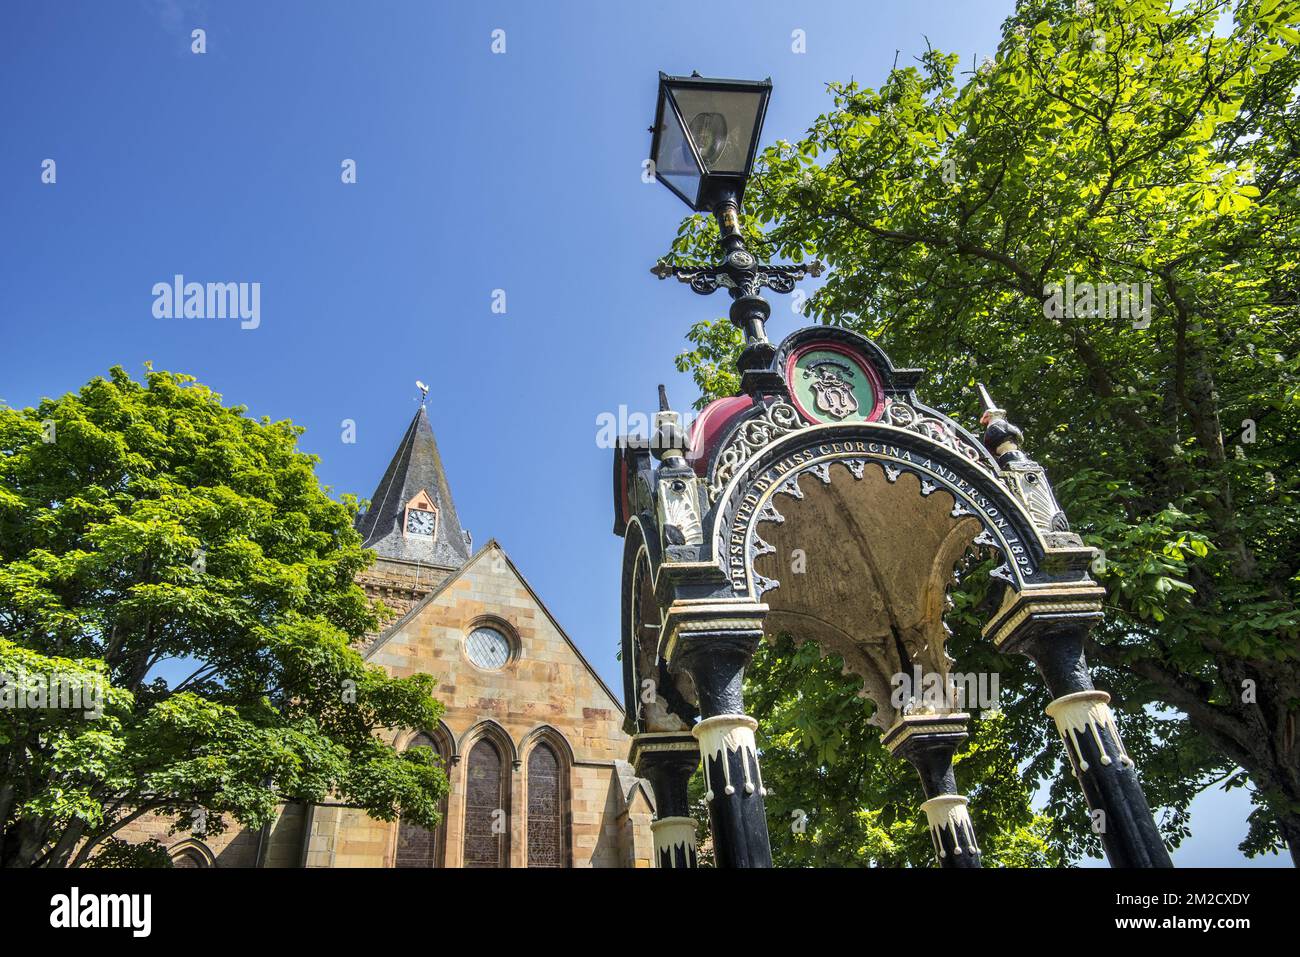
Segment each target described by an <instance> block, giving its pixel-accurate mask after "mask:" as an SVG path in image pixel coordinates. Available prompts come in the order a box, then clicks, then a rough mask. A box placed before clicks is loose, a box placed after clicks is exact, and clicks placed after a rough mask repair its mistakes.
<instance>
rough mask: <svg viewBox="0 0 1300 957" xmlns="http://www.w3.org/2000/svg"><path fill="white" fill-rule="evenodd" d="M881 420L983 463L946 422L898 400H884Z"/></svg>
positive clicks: (972, 447) (970, 444) (973, 447)
mask: <svg viewBox="0 0 1300 957" xmlns="http://www.w3.org/2000/svg"><path fill="white" fill-rule="evenodd" d="M881 419H882V420H883V421H884V422H886V423H887V424H889V425H893V426H897V427H898V428H900V429H907V430H909V431H911V432H916V433H918V434H920V435H924V436H925V437H926V438H928V439H933V440H934V441H935V442H938V443H939V444H940V445H946V446H947V447H948V448H950V449H952V450H953V451H954V452H956V453H957V454H958V455H961V456H962V457H963V458H966V459H969V460H970V461H972V462H976V463H982V461H983V456H981V455H980V450H979V449H978V448H976V447H975V445H974V444H972V443H971V442H968V441H966V440H965V439H963V438H962V437H961V436H960V435H958V433H957V431H956V430H955V429H954V428H953V427H952V426H951V425H949V424H948V423H947V422H945V421H943V420H942V419H939V418H935V417H934V416H932V415H926V414H925V413H923V412H920V411H918V410H917V409H914V408H912V407H911V406H910V405H908V404H907V403H906V402H903V401H900V400H899V399H890V398H887V399H885V411H884V414H883V415H882V416H881Z"/></svg>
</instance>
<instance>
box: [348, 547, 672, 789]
mask: <svg viewBox="0 0 1300 957" xmlns="http://www.w3.org/2000/svg"><path fill="white" fill-rule="evenodd" d="M493 552H495V553H496V554H498V555H500V556H501V558H502V559H503V567H504V568H506V569H509V571H510V573H511V574H513V575H514V577H515V578H516V579H517V580H518V581H519V583H520V584H521V585H523V586H524V590H525V591H526V592H528V595H529V597H530V598H532V600H533V602H534V604H536V605H537V607H538V609H540V610H541V612H542V614H544V615H545V616H546V618H547V620H548V621H549V622H550V623H551V625H552V626H553V627H554V628H555V630H556V632H557V633H558V634H559V636H560V637H561V638H563V639H564V643H565V644H566V645H568V646H569V650H570V651H572V652H573V654H574V656H575V657H576V658H577V659H578V661H579V662H581V663H582V666H583V668H585V669H586V671H587V674H589V675H591V677H592V678H594V679H595V681H596V684H598V685H599V686H600V689H601V690H602V691H603V692H605V694H606V696H607V697H608V698H609V700H610V703H612V704H613V705H614V709H615V710H617V711H618V712H619V714H622V713H623V702H622V701H621V700H619V699H618V698H617V697H615V695H614V692H612V691H610V690H609V685H607V684H605V679H604V678H602V677H601V676H600V674H599V673H598V672H597V671H596V669H595V668H593V667H592V666H591V662H590V661H588V660H587V656H586V655H584V654H583V653H582V652H581V651H579V650H578V646H577V645H575V644H574V643H573V639H572V638H570V637H569V635H568V633H567V632H566V631H565V630H564V629H563V628H562V627H560V623H559V622H558V621H556V620H555V616H554V615H552V614H551V610H550V609H549V608H547V607H546V603H545V602H543V601H542V599H541V597H540V596H539V595H538V594H537V592H535V591H534V590H533V586H532V585H530V584H529V583H528V579H526V578H525V577H524V576H523V574H522V573H521V572H520V571H519V569H518V567H517V566H516V565H515V563H514V561H513V560H512V559H511V558H510V556H509V555H507V554H506V550H505V549H504V548H502V547H501V543H500V542H498V541H497V540H496V539H495V538H490V539H488V541H487V544H486V545H484V546H483V547H482V548H480V549H479V550H478V551H477V552H475V553H474V555H473V557H472V558H470V559H469V560H468V561H467V562H465V563H464V564H463V565H462V566H461V567H460V568H458V569H457V570H456V571H455V572H453V573H452V574H450V575H448V576H447V577H446V579H444V580H443V581H442V582H441V583H440V584H439V585H438V587H437V588H435V589H434V590H433V591H431V592H429V594H427V595H425V596H424V597H423V598H421V599H420V600H419V601H418V602H416V603H415V604H414V605H413V606H412V607H411V608H410V610H408V611H407V612H406V614H404V615H402V616H401V617H399V618H397V619H395V620H393V621H391V622H389V623H388V624H387V626H385V628H384V630H383V631H381V632H380V633H379V634H378V635H376V636H375V638H374V640H373V641H371V643H370V644H369V646H367V647H366V648H365V649H364V650H363V651H362V652H361V657H363V658H365V659H366V660H367V661H369V660H370V659H371V658H373V657H374V654H375V652H377V651H378V650H379V649H380V648H382V647H383V646H384V645H385V644H386V643H387V642H388V641H389V639H391V638H393V637H394V636H396V635H397V634H398V633H399V632H401V630H402V629H403V628H405V627H406V626H407V625H408V624H410V623H411V622H412V621H414V620H415V619H416V618H417V617H418V616H419V614H420V613H421V612H422V611H424V609H425V608H427V607H428V606H429V605H431V604H433V603H434V602H435V601H437V600H438V599H439V598H440V597H441V596H442V595H443V593H444V592H447V591H449V590H450V589H451V587H452V586H453V585H455V584H456V582H457V581H459V580H460V578H461V576H462V575H465V574H467V573H468V572H469V570H470V567H471V566H472V565H473V564H474V563H475V562H477V561H479V560H480V559H481V558H483V557H484V556H486V555H490V554H492V553H493ZM653 804H654V802H653V800H652V801H651V806H653Z"/></svg>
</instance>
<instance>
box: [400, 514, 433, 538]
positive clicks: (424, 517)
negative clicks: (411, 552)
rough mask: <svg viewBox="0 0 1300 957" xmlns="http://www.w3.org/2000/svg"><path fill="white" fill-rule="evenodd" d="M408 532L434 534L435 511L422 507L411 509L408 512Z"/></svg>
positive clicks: (412, 533) (411, 533) (409, 533)
mask: <svg viewBox="0 0 1300 957" xmlns="http://www.w3.org/2000/svg"><path fill="white" fill-rule="evenodd" d="M406 533H407V534H408V535H428V536H430V537H432V536H433V512H426V511H425V510H424V509H422V508H413V509H409V510H408V511H407V513H406Z"/></svg>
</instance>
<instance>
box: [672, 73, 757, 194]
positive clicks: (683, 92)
mask: <svg viewBox="0 0 1300 957" xmlns="http://www.w3.org/2000/svg"><path fill="white" fill-rule="evenodd" d="M673 97H674V98H675V99H676V100H677V106H678V109H680V110H681V114H682V119H683V120H685V122H686V125H687V127H688V128H689V129H690V131H691V136H692V138H693V139H694V142H695V148H696V149H697V150H698V151H699V154H700V159H701V161H702V162H703V163H704V167H705V171H706V172H709V173H734V174H740V175H743V174H746V173H748V172H749V164H750V150H751V148H752V147H753V145H754V127H755V125H756V124H757V123H758V122H759V120H760V119H761V115H762V113H763V109H764V101H765V100H766V98H767V90H765V89H757V90H710V89H699V88H693V87H682V86H679V87H675V88H674V89H673Z"/></svg>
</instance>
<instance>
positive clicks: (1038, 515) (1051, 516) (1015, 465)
mask: <svg viewBox="0 0 1300 957" xmlns="http://www.w3.org/2000/svg"><path fill="white" fill-rule="evenodd" d="M1002 477H1003V480H1004V481H1005V482H1006V484H1007V486H1009V487H1010V489H1011V491H1012V492H1014V493H1015V494H1016V497H1017V498H1018V499H1020V501H1022V502H1024V503H1025V508H1026V510H1028V512H1029V517H1030V518H1031V519H1033V521H1034V525H1036V526H1037V527H1038V528H1039V529H1041V530H1042V531H1044V532H1068V531H1069V530H1070V523H1069V522H1068V521H1067V520H1066V518H1065V512H1063V511H1061V506H1060V505H1059V504H1058V503H1057V501H1056V495H1055V494H1054V493H1053V492H1052V484H1051V483H1050V482H1049V481H1048V480H1047V472H1046V471H1045V470H1044V469H1043V467H1042V466H1041V465H1039V464H1038V463H1037V462H1034V461H1032V460H1029V459H1026V460H1025V461H1023V462H1009V463H1008V464H1007V466H1006V468H1005V470H1004V471H1003V473H1002Z"/></svg>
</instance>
